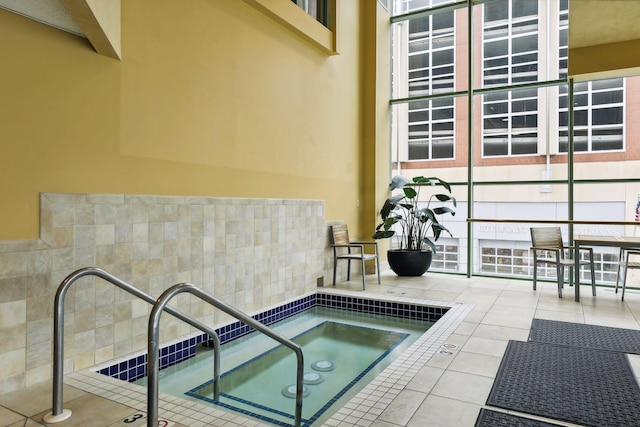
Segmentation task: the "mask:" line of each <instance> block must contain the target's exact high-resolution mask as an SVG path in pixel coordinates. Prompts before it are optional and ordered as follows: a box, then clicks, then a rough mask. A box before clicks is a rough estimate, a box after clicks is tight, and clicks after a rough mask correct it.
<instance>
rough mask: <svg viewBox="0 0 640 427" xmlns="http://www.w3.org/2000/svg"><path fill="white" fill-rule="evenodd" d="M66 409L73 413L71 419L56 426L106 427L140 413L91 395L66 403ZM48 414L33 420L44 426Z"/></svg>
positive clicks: (36, 416)
mask: <svg viewBox="0 0 640 427" xmlns="http://www.w3.org/2000/svg"><path fill="white" fill-rule="evenodd" d="M65 409H69V410H70V411H71V413H72V414H71V417H70V418H68V419H67V420H65V421H62V422H60V423H56V424H55V425H56V426H60V427H105V426H109V425H111V424H113V423H115V422H117V421H119V420H122V419H124V418H127V417H129V416H131V415H133V414H135V413H136V412H138V411H136V410H135V409H133V408H130V407H128V406H125V405H121V404H119V403H116V402H112V401H110V400H107V399H103V398H101V397H98V396H94V395H89V394H87V395H85V396H82V397H79V398H77V399H74V400H72V401H69V402H66V403H65ZM47 413H48V411H46V412H42V413H40V414H38V415H35V416H33V417H32V418H33V420H34V421H36V422H39V423H43V424H44V421H43V417H44V416H45V415H46V414H47Z"/></svg>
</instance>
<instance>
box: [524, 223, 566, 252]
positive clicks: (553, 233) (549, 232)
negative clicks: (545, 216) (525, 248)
mask: <svg viewBox="0 0 640 427" xmlns="http://www.w3.org/2000/svg"><path fill="white" fill-rule="evenodd" d="M531 244H532V245H533V246H534V247H537V248H555V249H562V247H563V242H562V232H561V231H560V227H532V228H531Z"/></svg>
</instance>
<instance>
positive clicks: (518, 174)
mask: <svg viewBox="0 0 640 427" xmlns="http://www.w3.org/2000/svg"><path fill="white" fill-rule="evenodd" d="M571 1H572V0H488V1H482V2H477V3H476V4H474V5H473V7H472V10H473V23H474V26H473V33H472V34H471V35H469V31H470V30H469V28H468V20H469V18H468V11H469V6H468V5H467V4H465V3H466V2H460V1H454V0H395V1H393V3H392V8H391V10H392V31H391V33H392V38H393V40H392V54H391V56H392V61H391V63H392V75H393V81H392V99H391V117H392V119H391V120H392V126H391V128H392V132H391V145H392V147H391V149H392V175H393V174H396V173H401V174H403V175H405V176H408V177H411V176H417V175H424V176H438V177H440V178H442V179H445V180H447V181H449V182H459V183H460V185H461V187H454V195H455V196H456V197H457V198H458V200H459V201H462V203H463V204H467V203H469V201H467V200H464V198H465V197H466V196H467V193H466V184H467V182H466V181H467V179H468V177H469V176H473V179H474V181H475V182H474V186H473V188H474V189H473V194H472V197H473V198H472V200H471V201H470V203H473V206H474V214H473V215H474V217H475V218H488V219H491V218H507V219H522V221H523V223H522V226H521V227H522V228H527V229H526V230H519V231H518V232H517V233H512V232H508V233H505V232H500V231H495V232H494V231H492V232H490V233H485V232H484V231H482V230H483V229H489V228H491V227H488V226H487V227H484V228H483V227H482V225H474V228H473V230H474V231H473V241H471V242H469V240H468V239H467V235H466V233H467V227H466V223H465V218H464V215H465V214H466V212H465V211H464V210H463V209H460V208H459V209H458V213H459V215H457V216H456V217H455V218H454V219H453V220H448V221H449V222H448V223H447V226H448V227H449V228H450V229H451V230H452V231H453V234H454V236H453V238H452V239H449V240H447V241H446V242H445V243H442V244H441V246H442V249H443V250H442V254H437V257H436V258H437V262H434V264H432V268H434V269H436V270H444V271H456V272H465V271H468V270H471V271H472V272H473V273H482V274H498V275H506V276H510V277H531V276H532V266H531V262H532V260H531V254H530V251H529V247H530V236H529V234H528V227H529V226H531V225H533V224H530V222H528V221H526V220H527V219H536V218H537V219H552V220H558V221H563V220H566V219H567V218H568V215H569V211H568V207H567V206H568V204H567V197H568V190H567V186H568V185H569V180H568V176H569V175H568V173H569V172H568V164H569V163H570V162H569V159H568V153H569V116H568V114H569V106H568V101H569V88H570V84H573V97H574V98H573V99H574V103H573V126H574V127H573V153H574V157H573V158H572V159H571V162H572V163H573V164H574V165H575V171H574V172H573V173H574V177H573V178H574V180H575V182H574V184H573V185H574V187H573V194H574V200H573V203H574V211H575V212H574V213H572V214H571V215H573V218H572V219H574V220H577V221H580V220H585V221H587V220H606V221H630V220H632V219H633V207H635V205H636V203H637V202H638V201H639V200H640V177H638V176H637V173H634V172H633V171H634V170H638V168H640V126H632V125H631V124H630V123H631V122H632V121H633V118H634V117H638V116H640V102H638V101H637V100H634V99H629V97H631V96H633V94H636V93H640V77H618V78H612V79H606V80H586V79H585V80H580V79H575V82H574V81H571V80H569V78H568V67H567V66H568V34H569V14H570V6H571ZM573 1H575V0H573ZM469 41H471V49H472V54H469V49H470V46H469ZM469 59H472V61H473V63H471V64H470V63H469ZM470 73H471V74H470ZM469 75H471V78H469ZM470 84H471V85H472V86H473V87H472V89H473V92H474V93H473V95H469V93H470V90H469V89H470V88H469V87H468V86H469V85H470ZM470 106H472V107H470ZM469 112H471V116H469ZM631 128H633V129H635V130H631V131H630V129H631ZM469 138H471V140H470V141H469ZM636 147H638V148H636ZM621 162H622V163H621ZM469 170H472V171H473V173H471V174H470V173H468V171H469ZM539 180H543V181H545V180H548V181H549V182H550V183H549V184H548V185H547V184H544V183H543V184H540V183H538V182H537V181H539ZM581 180H583V181H584V182H581ZM612 180H613V181H616V180H618V181H619V182H612ZM521 181H522V184H519V182H521ZM489 207H490V208H489ZM542 207H544V209H543V208H542ZM576 227H577V229H579V231H580V232H583V233H587V234H610V233H613V234H633V233H635V232H636V231H638V233H640V227H631V226H614V227H606V226H603V227H593V228H589V227H587V226H584V227H581V226H578V225H576ZM495 229H496V230H498V229H500V227H495ZM564 232H565V233H566V229H565V230H564ZM576 233H578V231H576ZM453 245H458V249H457V250H454V249H453V247H452V246H453ZM468 247H470V248H471V251H472V252H471V254H472V255H471V256H472V260H467V257H466V251H467V248H468ZM595 250H596V270H597V271H596V275H597V278H596V279H597V280H598V281H599V282H601V283H610V284H611V283H615V271H614V270H615V269H616V268H615V267H616V264H615V263H616V262H617V253H615V250H608V249H605V248H595ZM453 254H456V255H455V256H454V255H453ZM449 257H451V258H449ZM454 258H455V260H456V261H455V262H448V260H450V259H451V260H453V259H454ZM468 262H473V265H468V264H467V263H468ZM540 274H541V277H548V278H549V279H555V270H554V269H551V270H549V271H546V270H545V271H542V270H541V271H540ZM545 275H546V276H545ZM582 279H583V280H589V279H590V278H589V277H583V278H582Z"/></svg>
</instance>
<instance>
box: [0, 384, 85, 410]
mask: <svg viewBox="0 0 640 427" xmlns="http://www.w3.org/2000/svg"><path fill="white" fill-rule="evenodd" d="M52 390H53V389H52V385H51V383H50V382H46V383H40V384H36V385H34V386H31V387H28V388H26V389H24V390H19V391H15V392H12V393H7V394H3V395H0V405H2V406H4V407H6V408H9V409H11V410H13V411H15V412H17V413H19V414H22V415H25V416H27V417H31V416H33V415H35V414H39V413H40V412H43V411H50V410H51V407H52V401H53V398H52V396H53V391H52ZM86 394H87V393H86V392H84V391H82V390H78V389H77V388H75V387H69V386H66V385H65V386H64V387H63V389H62V395H63V401H64V402H68V401H69V400H73V399H76V398H78V397H79V396H84V395H86Z"/></svg>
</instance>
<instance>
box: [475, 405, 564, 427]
mask: <svg viewBox="0 0 640 427" xmlns="http://www.w3.org/2000/svg"><path fill="white" fill-rule="evenodd" d="M558 426H559V424H551V423H547V422H544V421H538V420H532V419H530V418H524V417H519V416H517V415H512V414H507V413H505V412H498V411H492V410H491V409H486V408H482V409H480V414H478V419H477V420H476V424H475V427H558Z"/></svg>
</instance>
